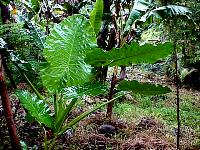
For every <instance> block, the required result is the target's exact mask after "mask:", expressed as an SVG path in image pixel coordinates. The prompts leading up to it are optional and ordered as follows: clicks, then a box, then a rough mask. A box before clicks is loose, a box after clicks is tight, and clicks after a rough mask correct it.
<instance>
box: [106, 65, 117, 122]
mask: <svg viewBox="0 0 200 150" xmlns="http://www.w3.org/2000/svg"><path fill="white" fill-rule="evenodd" d="M116 83H117V67H115V68H114V73H113V76H112V81H111V87H110V91H109V97H108V99H109V100H111V99H112V98H113V95H114V89H115V85H116ZM113 105H114V101H113V102H110V103H108V106H107V113H106V118H107V119H108V122H109V123H110V122H111V117H112V111H113Z"/></svg>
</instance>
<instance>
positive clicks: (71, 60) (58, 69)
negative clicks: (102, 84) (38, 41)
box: [41, 15, 96, 92]
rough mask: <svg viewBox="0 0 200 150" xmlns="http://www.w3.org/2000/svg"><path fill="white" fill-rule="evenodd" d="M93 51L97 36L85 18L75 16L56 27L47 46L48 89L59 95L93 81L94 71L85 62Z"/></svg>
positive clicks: (45, 79) (44, 71) (45, 78)
mask: <svg viewBox="0 0 200 150" xmlns="http://www.w3.org/2000/svg"><path fill="white" fill-rule="evenodd" d="M93 47H96V38H95V34H94V32H93V29H92V27H91V25H90V23H89V21H88V20H87V19H86V18H85V17H83V16H81V15H74V16H71V17H68V18H67V19H66V20H64V21H62V22H61V23H60V24H58V25H55V27H54V28H53V30H52V31H51V34H50V36H48V37H47V39H46V43H45V49H44V57H45V58H46V60H47V62H48V63H49V66H47V67H46V68H45V69H42V70H41V74H42V80H43V83H44V85H45V86H46V87H47V88H48V89H49V90H50V91H54V92H55V91H57V90H60V89H61V88H63V87H65V86H75V85H80V84H83V83H85V82H87V81H89V78H90V76H89V75H90V72H91V68H90V66H89V65H87V64H86V63H85V62H84V58H85V55H86V52H88V51H90V50H91V49H92V48H93Z"/></svg>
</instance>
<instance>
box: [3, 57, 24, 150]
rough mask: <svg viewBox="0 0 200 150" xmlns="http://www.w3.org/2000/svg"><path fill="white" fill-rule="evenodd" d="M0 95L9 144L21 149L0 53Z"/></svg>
mask: <svg viewBox="0 0 200 150" xmlns="http://www.w3.org/2000/svg"><path fill="white" fill-rule="evenodd" d="M0 65H1V66H0V89H1V90H0V95H1V100H2V105H3V108H4V112H5V116H6V122H7V127H8V131H9V135H10V140H11V145H12V148H13V149H16V150H18V149H21V147H20V143H19V139H18V136H17V132H16V127H15V124H14V120H13V114H12V109H11V102H10V99H9V96H8V92H7V87H6V83H5V77H4V70H3V65H2V62H1V55H0Z"/></svg>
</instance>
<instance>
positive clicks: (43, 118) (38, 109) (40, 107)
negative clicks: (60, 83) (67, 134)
mask: <svg viewBox="0 0 200 150" xmlns="http://www.w3.org/2000/svg"><path fill="white" fill-rule="evenodd" d="M16 95H17V97H18V98H19V99H20V102H21V104H22V105H23V106H24V107H25V108H26V109H27V110H28V112H29V114H30V115H31V116H32V117H34V118H35V119H36V120H37V121H38V122H39V123H43V124H45V125H46V126H47V127H49V128H53V122H54V120H53V117H52V114H51V111H50V109H49V107H48V105H47V104H46V103H45V102H44V100H40V99H38V97H37V96H36V95H34V94H30V93H29V92H28V91H16Z"/></svg>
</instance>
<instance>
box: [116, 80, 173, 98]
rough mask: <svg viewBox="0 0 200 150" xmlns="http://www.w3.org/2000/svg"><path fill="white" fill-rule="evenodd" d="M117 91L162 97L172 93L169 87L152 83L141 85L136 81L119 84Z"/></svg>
mask: <svg viewBox="0 0 200 150" xmlns="http://www.w3.org/2000/svg"><path fill="white" fill-rule="evenodd" d="M117 89H118V90H121V91H132V92H133V93H138V94H142V95H160V94H166V93H169V92H171V90H170V88H168V87H164V86H162V85H155V84H150V83H140V82H138V81H136V80H133V81H126V80H123V81H121V82H120V83H119V85H118V87H117Z"/></svg>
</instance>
